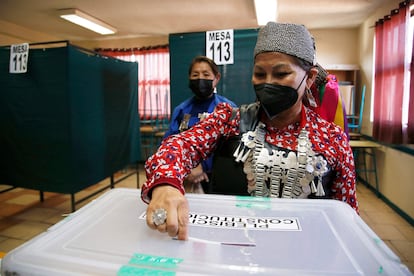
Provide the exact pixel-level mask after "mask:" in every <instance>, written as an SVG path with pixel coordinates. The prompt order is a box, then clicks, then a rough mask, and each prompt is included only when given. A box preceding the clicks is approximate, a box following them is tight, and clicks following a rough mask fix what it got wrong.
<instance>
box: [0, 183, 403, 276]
mask: <svg viewBox="0 0 414 276" xmlns="http://www.w3.org/2000/svg"><path fill="white" fill-rule="evenodd" d="M186 197H187V198H188V201H189V206H190V215H189V240H187V241H179V240H176V239H174V238H171V237H169V236H168V235H166V234H165V233H159V232H158V231H154V230H151V229H149V228H148V227H147V225H146V221H145V210H146V205H145V204H144V203H143V202H142V201H141V199H140V190H137V189H125V188H117V189H113V190H110V191H108V192H106V193H105V194H103V195H102V196H101V197H99V198H98V199H96V200H95V201H93V202H91V203H89V204H88V205H86V206H84V207H83V208H81V209H79V210H78V211H76V212H75V213H73V214H72V215H70V216H69V217H67V218H66V219H64V220H63V221H61V222H59V223H58V224H56V225H54V226H52V227H50V228H49V229H48V230H47V231H46V232H44V233H42V234H40V235H39V236H37V237H35V238H33V239H32V240H30V241H28V242H26V243H25V244H23V245H21V246H20V247H18V248H16V249H14V250H12V251H11V252H9V253H8V254H6V256H5V257H4V258H3V260H2V267H1V275H42V276H44V275H120V276H124V275H393V276H395V275H411V273H410V271H409V270H408V269H407V268H406V266H404V265H403V264H402V263H401V261H400V259H399V258H398V257H397V256H396V255H395V254H394V253H393V252H392V251H391V250H390V249H389V248H388V247H387V246H386V244H384V243H383V242H382V241H381V240H380V238H379V237H378V236H377V235H376V234H375V233H374V232H373V231H372V230H371V229H370V228H369V227H368V226H367V225H366V224H365V223H364V222H363V220H362V219H361V218H360V217H359V216H358V215H357V214H356V213H355V211H354V210H353V209H352V208H351V207H349V206H348V205H347V204H345V203H342V202H340V201H336V200H314V199H311V200H308V199H270V198H257V197H238V196H221V195H200V194H187V195H186Z"/></svg>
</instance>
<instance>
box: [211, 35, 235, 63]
mask: <svg viewBox="0 0 414 276" xmlns="http://www.w3.org/2000/svg"><path fill="white" fill-rule="evenodd" d="M233 45H234V35H233V30H218V31H208V32H206V56H207V57H209V58H211V59H212V60H214V62H215V63H216V64H217V65H222V64H233V60H234V58H233V56H234V50H233Z"/></svg>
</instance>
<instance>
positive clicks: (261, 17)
mask: <svg viewBox="0 0 414 276" xmlns="http://www.w3.org/2000/svg"><path fill="white" fill-rule="evenodd" d="M254 7H255V9H256V18H257V24H258V25H259V26H264V25H266V24H267V22H269V21H273V22H275V21H276V17H277V0H254Z"/></svg>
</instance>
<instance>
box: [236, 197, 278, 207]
mask: <svg viewBox="0 0 414 276" xmlns="http://www.w3.org/2000/svg"><path fill="white" fill-rule="evenodd" d="M236 200H237V202H236V207H239V208H257V209H271V207H272V206H271V203H270V197H254V196H236Z"/></svg>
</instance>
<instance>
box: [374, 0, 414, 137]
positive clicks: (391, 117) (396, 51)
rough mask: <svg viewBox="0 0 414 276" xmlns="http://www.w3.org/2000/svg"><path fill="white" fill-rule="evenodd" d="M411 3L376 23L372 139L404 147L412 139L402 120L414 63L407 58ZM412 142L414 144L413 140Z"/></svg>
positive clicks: (403, 4)
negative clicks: (408, 135) (411, 66)
mask: <svg viewBox="0 0 414 276" xmlns="http://www.w3.org/2000/svg"><path fill="white" fill-rule="evenodd" d="M409 2H410V1H404V2H402V3H400V6H399V8H398V9H394V10H392V11H391V14H390V15H386V16H385V17H384V18H383V19H380V20H378V21H377V22H376V24H375V81H374V85H375V89H374V94H375V96H374V123H373V137H374V138H375V139H377V140H378V141H380V142H384V143H391V144H401V143H406V142H408V140H409V139H408V137H407V135H404V133H405V134H407V133H408V132H407V124H406V123H404V121H403V118H404V116H403V114H404V112H407V111H404V108H403V105H404V101H407V97H405V96H404V93H406V92H405V89H406V90H407V91H408V90H409V89H408V88H407V87H409V83H408V77H409V69H410V67H409V66H410V63H411V60H412V59H411V58H409V59H407V51H406V44H407V43H408V41H410V40H409V39H408V35H410V36H412V34H409V32H408V30H410V28H409V26H410V22H409V20H410V12H409ZM409 52H411V50H410V51H409ZM410 54H411V53H410ZM406 60H409V61H408V62H406ZM411 79H412V78H411ZM406 80H407V81H406ZM411 83H412V81H411ZM405 84H407V85H405ZM410 98H411V99H412V98H413V97H410ZM410 108H411V110H408V114H410V113H411V115H410V116H411V119H410V120H411V122H412V120H413V118H412V114H413V113H414V106H413V105H411V106H410ZM411 131H412V130H411ZM410 139H411V141H414V137H411V138H410Z"/></svg>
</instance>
